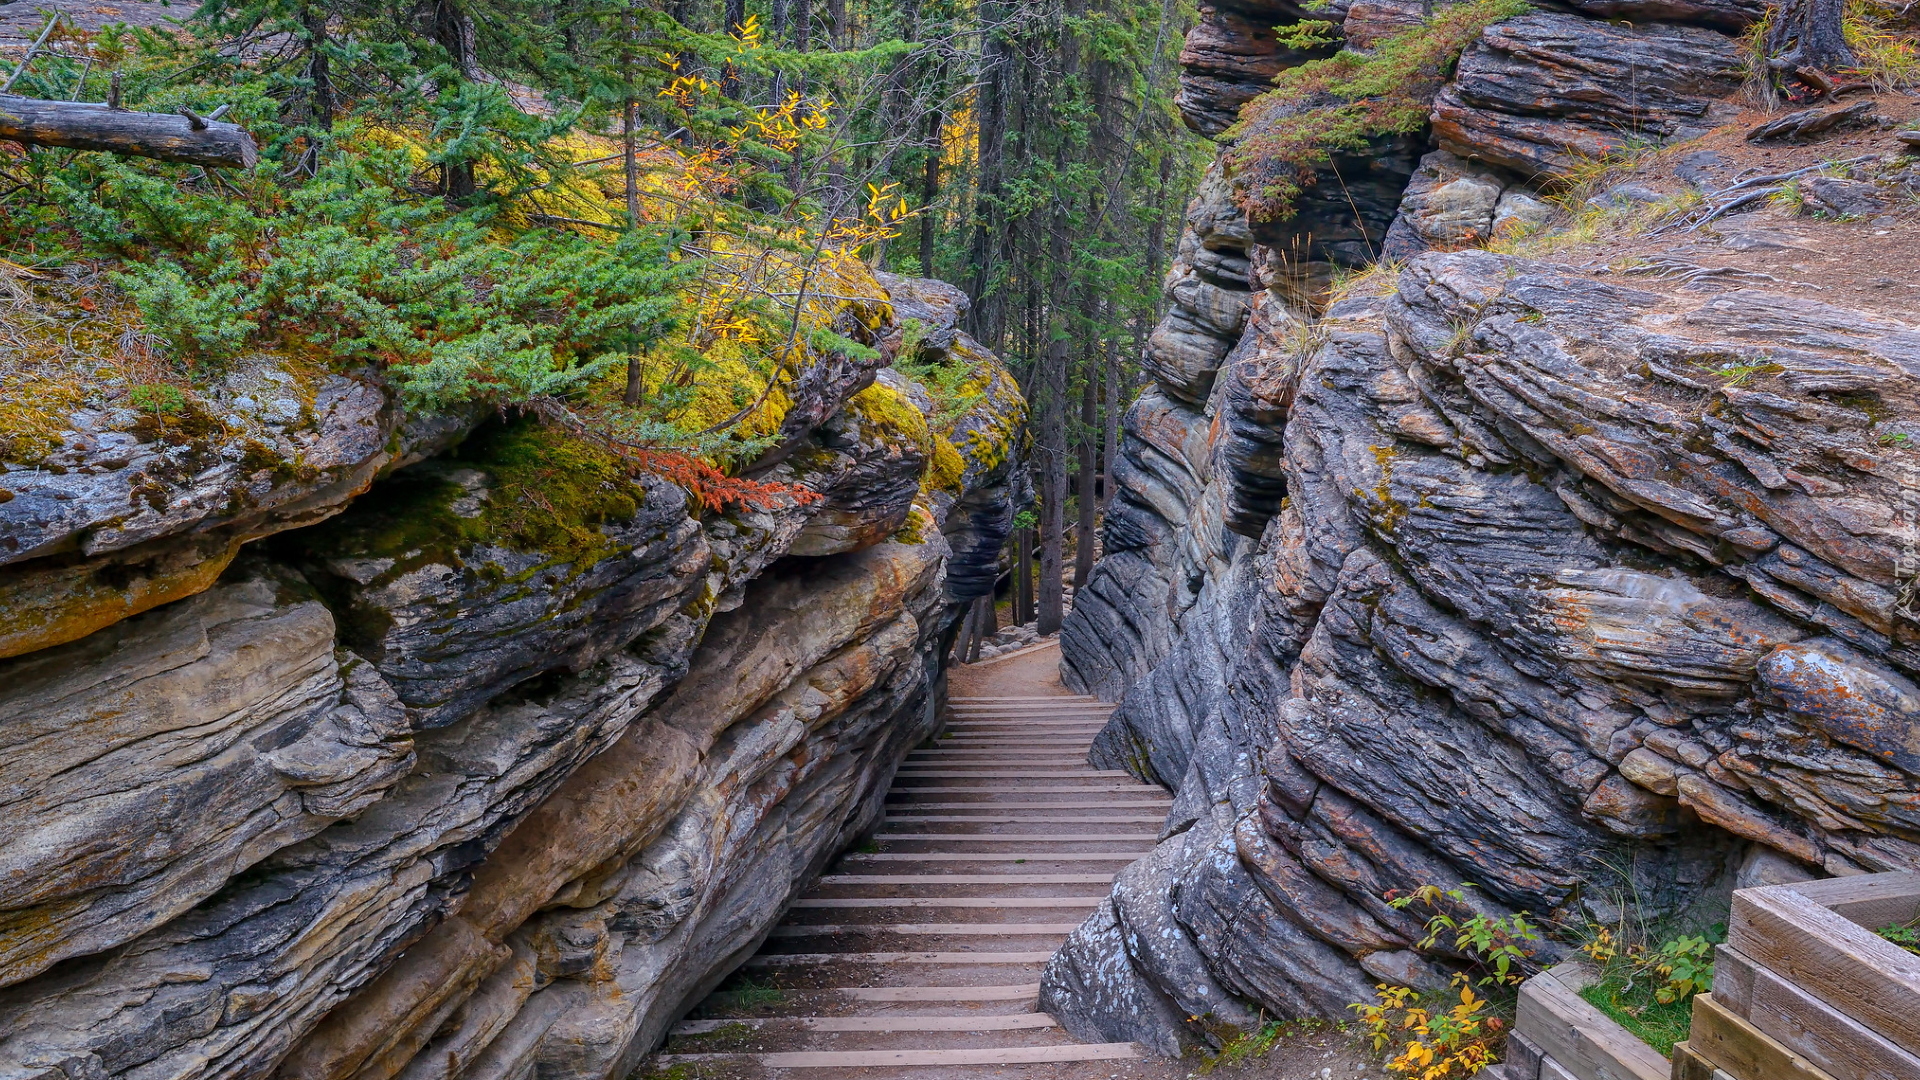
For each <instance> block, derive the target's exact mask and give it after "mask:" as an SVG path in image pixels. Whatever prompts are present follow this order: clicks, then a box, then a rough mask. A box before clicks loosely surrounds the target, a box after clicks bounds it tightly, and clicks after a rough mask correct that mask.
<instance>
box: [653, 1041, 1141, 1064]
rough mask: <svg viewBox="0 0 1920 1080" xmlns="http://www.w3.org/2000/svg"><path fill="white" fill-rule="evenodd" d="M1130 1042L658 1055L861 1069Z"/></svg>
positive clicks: (1094, 1057) (1120, 1057) (1115, 1055)
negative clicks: (969, 1047) (966, 1048)
mask: <svg viewBox="0 0 1920 1080" xmlns="http://www.w3.org/2000/svg"><path fill="white" fill-rule="evenodd" d="M1139 1056H1140V1052H1139V1050H1137V1049H1135V1047H1134V1045H1133V1044H1132V1043H1080V1044H1076V1045H1071V1046H1033V1047H1011V1048H1006V1049H1001V1048H995V1049H990V1050H808V1051H802V1052H796V1053H787V1054H661V1055H660V1056H659V1057H658V1058H655V1059H654V1060H655V1061H657V1062H658V1063H660V1064H662V1065H675V1064H679V1063H682V1062H686V1063H693V1062H700V1061H723V1060H734V1061H738V1060H741V1059H743V1058H744V1059H746V1060H750V1061H752V1062H754V1063H755V1064H757V1065H760V1066H762V1067H764V1068H768V1069H861V1068H875V1067H884V1066H888V1065H925V1066H938V1065H1037V1064H1042V1063H1045V1062H1053V1061H1129V1060H1133V1059H1135V1058H1138V1057H1139Z"/></svg>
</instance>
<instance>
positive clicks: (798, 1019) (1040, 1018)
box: [672, 1013, 1060, 1035]
mask: <svg viewBox="0 0 1920 1080" xmlns="http://www.w3.org/2000/svg"><path fill="white" fill-rule="evenodd" d="M736 1026H741V1027H750V1028H758V1029H761V1030H765V1029H767V1028H783V1027H794V1028H799V1029H801V1030H803V1031H1031V1030H1033V1029H1035V1028H1054V1027H1059V1026H1060V1022H1059V1021H1058V1020H1055V1019H1054V1018H1053V1017H1051V1016H1048V1015H1047V1014H1046V1013H1003V1014H992V1015H987V1016H774V1017H740V1018H736V1019H731V1020H683V1021H681V1022H680V1023H678V1024H675V1025H674V1026H673V1032H672V1034H675V1035H707V1034H711V1033H713V1032H715V1031H719V1030H720V1029H721V1028H727V1027H736Z"/></svg>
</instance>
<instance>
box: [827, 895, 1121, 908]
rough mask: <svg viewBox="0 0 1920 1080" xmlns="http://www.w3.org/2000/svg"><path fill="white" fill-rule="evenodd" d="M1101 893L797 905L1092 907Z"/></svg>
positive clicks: (866, 898) (868, 899)
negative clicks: (1097, 894)
mask: <svg viewBox="0 0 1920 1080" xmlns="http://www.w3.org/2000/svg"><path fill="white" fill-rule="evenodd" d="M1105 899H1106V897H1104V896H880V897H869V896H859V897H845V898H839V899H836V898H832V897H808V898H804V899H800V900H795V901H794V902H793V906H794V907H796V908H814V909H820V908H889V907H912V908H1095V907H1099V906H1100V901H1102V900H1105Z"/></svg>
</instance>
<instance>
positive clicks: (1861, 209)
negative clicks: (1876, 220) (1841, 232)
mask: <svg viewBox="0 0 1920 1080" xmlns="http://www.w3.org/2000/svg"><path fill="white" fill-rule="evenodd" d="M1801 197H1802V198H1803V199H1804V200H1805V202H1804V204H1803V205H1804V206H1805V207H1806V209H1808V210H1810V211H1812V212H1813V213H1816V214H1822V215H1825V216H1827V217H1836V218H1857V217H1872V216H1873V215H1875V214H1880V213H1884V212H1885V211H1886V209H1887V201H1886V197H1885V196H1884V195H1882V194H1881V193H1880V189H1879V187H1878V186H1876V185H1874V184H1871V183H1868V182H1867V181H1865V180H1844V179H1840V178H1837V177H1832V176H1816V177H1813V178H1811V179H1809V180H1808V181H1807V183H1806V185H1805V186H1804V187H1803V188H1801Z"/></svg>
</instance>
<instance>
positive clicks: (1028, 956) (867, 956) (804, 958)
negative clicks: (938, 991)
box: [747, 949, 1053, 967]
mask: <svg viewBox="0 0 1920 1080" xmlns="http://www.w3.org/2000/svg"><path fill="white" fill-rule="evenodd" d="M1051 959H1053V950H1052V949H1042V950H1039V951H1037V952H1035V951H1031V950H1029V951H1027V952H844V953H839V952H835V953H760V954H759V955H757V956H755V957H754V958H753V959H751V960H749V961H747V966H748V967H794V966H796V965H802V964H804V965H806V966H808V967H818V966H819V965H821V964H936V965H953V966H956V967H959V966H978V965H982V964H1044V963H1046V962H1047V961H1049V960H1051Z"/></svg>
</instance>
